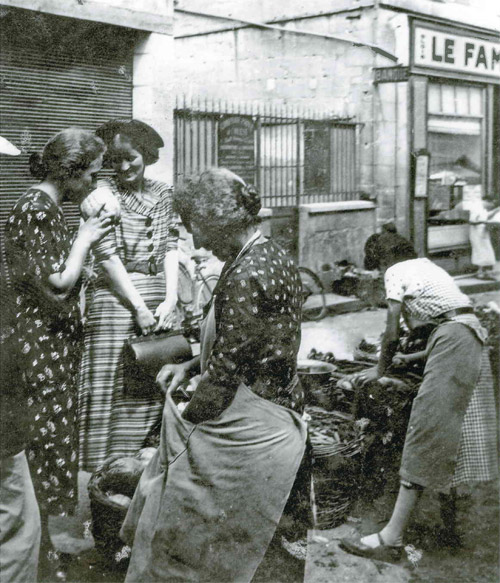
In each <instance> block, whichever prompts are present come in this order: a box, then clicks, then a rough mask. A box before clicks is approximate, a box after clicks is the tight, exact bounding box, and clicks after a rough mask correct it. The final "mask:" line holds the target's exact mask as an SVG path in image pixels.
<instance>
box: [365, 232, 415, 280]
mask: <svg viewBox="0 0 500 583" xmlns="http://www.w3.org/2000/svg"><path fill="white" fill-rule="evenodd" d="M416 257H417V253H416V251H415V249H414V247H413V245H412V244H411V243H410V241H408V239H405V238H404V237H402V236H401V235H400V234H399V233H398V232H397V230H396V227H395V225H394V224H393V223H388V224H386V225H383V226H382V232H381V233H375V234H374V235H371V236H370V237H368V239H367V240H366V243H365V261H364V265H365V269H370V270H373V269H380V266H381V265H382V263H384V264H390V265H393V264H394V263H399V262H400V261H407V260H408V259H415V258H416Z"/></svg>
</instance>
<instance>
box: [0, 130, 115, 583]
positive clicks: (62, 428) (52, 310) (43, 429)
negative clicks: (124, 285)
mask: <svg viewBox="0 0 500 583" xmlns="http://www.w3.org/2000/svg"><path fill="white" fill-rule="evenodd" d="M104 151H105V146H104V143H103V142H102V140H100V139H99V138H97V137H96V136H95V135H94V134H93V133H92V132H89V131H87V130H82V129H79V128H68V129H65V130H62V131H60V132H59V133H57V134H56V135H55V136H53V137H52V138H51V139H50V140H49V141H48V142H47V144H46V145H45V147H44V149H43V153H42V155H41V156H39V155H38V154H34V155H33V156H32V157H31V159H30V163H31V170H32V174H33V175H34V176H35V178H38V179H39V180H40V182H39V183H38V184H37V185H36V186H32V187H30V188H29V189H28V190H27V192H26V193H25V194H23V195H22V196H21V197H20V198H19V200H18V201H17V202H16V204H15V205H14V208H13V209H12V211H11V213H10V216H9V218H8V220H7V225H6V229H5V251H6V257H7V265H8V268H9V273H10V277H11V283H12V289H11V291H12V294H13V298H14V300H13V304H14V314H13V318H12V330H11V332H10V333H11V334H12V340H11V341H10V343H9V346H10V347H12V354H9V356H8V358H9V363H8V366H9V367H13V366H14V365H15V367H16V368H17V370H19V371H21V374H22V380H21V379H19V381H18V382H22V383H23V385H24V386H23V389H24V393H25V398H26V401H25V408H26V412H27V417H28V419H27V423H28V428H27V432H26V435H25V439H26V441H27V448H26V454H27V458H28V463H29V466H30V469H31V476H32V479H33V483H34V486H35V491H36V496H37V498H38V503H39V507H40V514H41V519H42V520H41V524H42V540H41V545H42V547H41V548H42V557H41V562H42V563H45V566H46V563H47V559H48V558H50V557H52V558H54V559H55V558H56V556H55V554H54V551H53V547H52V544H51V542H50V536H49V530H48V517H49V515H50V514H70V513H72V512H73V511H74V510H75V508H76V505H77V501H78V492H77V485H78V458H77V454H78V433H77V431H76V421H77V418H76V408H77V387H76V378H77V374H78V365H79V361H80V348H81V341H82V331H81V326H80V311H79V306H78V291H79V287H80V285H79V283H80V275H81V273H82V269H83V265H84V262H85V259H86V257H87V255H88V253H89V250H90V247H91V245H93V244H94V243H96V242H97V241H98V240H99V239H100V238H102V237H103V236H105V235H106V234H107V233H108V232H109V231H110V229H111V219H110V217H109V216H108V215H107V214H104V213H99V214H97V213H96V215H95V216H91V217H90V218H89V219H87V221H85V222H83V223H82V225H81V226H80V228H79V230H78V233H77V235H76V237H75V238H74V239H73V240H72V237H71V236H70V233H69V230H68V226H67V224H66V221H65V219H64V215H63V212H62V208H61V204H62V202H63V201H64V200H69V201H71V202H74V203H77V204H79V203H80V202H81V201H82V200H83V199H84V198H85V197H86V196H87V195H88V193H89V192H90V191H91V190H92V189H93V188H94V187H95V177H96V174H97V172H98V171H99V170H100V168H101V165H102V159H103V154H104ZM2 368H3V367H2ZM12 380H13V379H10V381H12ZM2 389H3V390H7V387H2ZM12 421H14V422H20V419H17V420H12ZM12 421H11V422H12ZM17 483H18V484H19V483H20V482H19V481H18V482H17ZM21 510H22V511H26V512H33V513H34V512H36V510H33V509H32V510H30V509H29V507H28V506H27V505H26V506H25V505H24V504H23V506H22V508H17V510H16V514H15V520H17V521H19V516H20V513H21ZM1 514H2V515H3V514H4V509H3V508H2V513H1ZM21 547H22V545H21ZM21 547H20V546H18V547H17V548H16V549H15V551H14V552H15V553H21V552H22V548H21ZM53 564H54V566H56V561H55V560H54V561H53ZM3 567H4V565H2V569H3ZM4 575H5V576H7V575H6V574H5V573H4ZM54 576H55V575H54ZM9 580H11V579H9ZM12 580H15V578H13V579H12Z"/></svg>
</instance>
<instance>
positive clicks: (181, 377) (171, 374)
mask: <svg viewBox="0 0 500 583" xmlns="http://www.w3.org/2000/svg"><path fill="white" fill-rule="evenodd" d="M188 370H189V366H188V363H182V364H166V365H165V366H164V367H163V368H162V369H161V370H160V372H159V373H158V375H157V376H156V382H157V383H158V385H159V386H160V389H161V390H162V391H163V392H164V393H165V394H166V395H171V394H172V393H173V392H174V391H175V389H177V387H179V386H180V385H181V384H182V383H183V382H184V381H185V380H186V378H187V376H188Z"/></svg>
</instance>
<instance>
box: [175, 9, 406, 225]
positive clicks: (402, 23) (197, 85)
mask: <svg viewBox="0 0 500 583" xmlns="http://www.w3.org/2000/svg"><path fill="white" fill-rule="evenodd" d="M181 4H182V3H181ZM184 4H187V3H184ZM217 4H219V3H216V5H217ZM356 5H357V6H358V9H357V10H350V11H348V12H344V13H339V14H328V15H319V16H315V17H310V18H304V19H296V20H294V21H293V22H289V23H284V24H283V26H285V27H286V28H290V29H293V28H297V29H301V30H308V31H310V32H314V33H320V34H330V35H342V36H345V37H352V38H353V39H360V40H363V41H365V42H371V43H374V44H378V45H380V46H382V47H383V48H384V49H386V50H388V51H390V52H392V53H395V54H397V55H401V57H400V62H401V63H403V64H406V63H405V61H404V58H406V59H407V58H408V56H407V55H408V21H407V17H406V16H405V15H401V14H396V13H394V12H391V11H388V10H378V11H375V10H374V9H373V8H371V7H370V3H368V2H362V3H357V4H356ZM359 6H361V7H363V9H361V8H359ZM351 7H352V4H351ZM200 9H201V8H200ZM211 11H212V12H213V11H215V9H214V10H211ZM219 12H220V11H219ZM233 14H239V13H238V12H237V11H236V10H234V11H233ZM176 18H177V19H181V20H182V21H183V18H184V17H183V16H182V14H178V15H177V17H176ZM187 18H188V19H189V23H190V24H189V26H190V30H191V31H192V30H194V29H195V28H196V25H195V21H196V19H194V20H193V17H192V16H189V17H187ZM225 23H226V25H227V21H225ZM214 24H215V21H214ZM217 24H220V21H217ZM206 26H207V20H206V19H203V20H202V21H200V27H202V29H205V30H206ZM177 29H178V27H177V25H176V35H177V34H178V33H177ZM175 49H176V60H175V74H176V89H177V92H178V93H185V94H187V95H188V96H191V95H192V96H201V97H209V98H216V99H225V100H227V101H228V102H229V103H231V102H245V103H248V102H256V103H271V104H277V105H287V106H299V107H303V108H306V109H309V110H310V111H329V112H333V113H334V114H336V115H338V116H342V117H345V116H350V117H352V118H353V119H354V120H355V121H357V122H360V124H361V125H360V131H359V159H358V161H359V189H360V190H363V191H365V192H367V193H369V195H370V196H371V197H373V198H374V199H375V198H376V199H377V201H378V207H379V212H378V220H379V222H387V221H389V220H390V221H394V222H395V223H396V224H397V226H398V228H399V230H400V231H401V232H402V233H406V234H408V233H409V209H408V184H407V180H408V125H407V106H408V102H407V100H408V95H407V87H406V83H397V84H392V83H391V84H385V85H378V86H376V85H374V84H373V71H372V69H373V67H377V66H379V67H380V66H390V65H393V64H394V63H393V62H392V61H389V60H388V59H387V58H385V57H382V56H380V55H377V54H375V53H374V52H373V51H372V50H370V49H369V48H367V47H357V46H353V45H352V44H350V43H348V42H342V41H335V40H331V39H326V38H321V37H314V36H307V35H296V34H288V33H281V32H278V31H274V30H262V29H258V28H236V29H235V30H231V31H226V32H217V33H214V34H208V35H201V36H189V37H186V38H176V41H175Z"/></svg>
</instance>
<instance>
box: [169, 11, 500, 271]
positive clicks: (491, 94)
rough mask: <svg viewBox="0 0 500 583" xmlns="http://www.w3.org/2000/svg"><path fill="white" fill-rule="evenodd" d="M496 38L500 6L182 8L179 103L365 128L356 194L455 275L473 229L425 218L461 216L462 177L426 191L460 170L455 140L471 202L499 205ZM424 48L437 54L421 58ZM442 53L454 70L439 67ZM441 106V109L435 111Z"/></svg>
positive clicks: (499, 45)
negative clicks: (444, 152) (466, 164)
mask: <svg viewBox="0 0 500 583" xmlns="http://www.w3.org/2000/svg"><path fill="white" fill-rule="evenodd" d="M479 7H480V8H481V9H480V10H479V9H478V8H479ZM207 12H210V15H207ZM499 29H500V7H499V6H498V5H497V4H496V2H494V1H492V2H489V1H488V0H462V1H461V2H451V1H449V2H436V1H432V0H389V1H387V2H379V1H376V2H375V1H372V0H354V1H353V0H339V1H336V2H331V1H326V0H312V1H309V2H303V1H300V0H292V1H290V2H286V3H285V2H280V3H271V2H263V1H254V2H248V1H247V2H242V1H238V0H236V1H226V0H220V1H214V2H211V3H210V6H209V7H207V5H206V3H203V2H201V1H199V0H179V1H178V2H177V3H176V6H175V51H176V59H175V76H176V91H177V92H182V93H185V94H188V95H201V96H208V97H210V98H223V99H228V100H230V101H235V102H240V101H243V102H255V103H257V102H269V103H275V104H280V105H301V106H303V107H309V108H311V109H322V110H324V109H328V110H331V111H333V112H335V113H336V114H337V115H339V116H352V118H353V119H355V120H356V122H358V123H359V124H360V134H359V144H358V150H359V151H358V167H359V173H358V180H359V189H360V191H364V192H366V193H368V195H369V198H370V199H371V200H373V201H375V202H376V218H377V223H378V224H379V225H380V224H381V223H385V222H388V221H394V222H395V223H396V225H397V227H398V229H399V230H400V232H401V233H403V234H405V235H407V236H410V237H411V238H412V239H413V241H414V243H415V245H416V247H417V248H418V250H419V252H420V253H421V254H425V253H429V254H431V255H433V256H434V257H435V258H436V259H437V260H438V261H441V262H442V264H443V265H444V266H445V267H447V268H449V269H450V270H457V269H461V268H463V267H465V266H466V264H467V260H468V253H469V251H468V243H467V234H466V228H465V226H464V225H463V224H460V223H457V222H456V221H455V222H454V221H453V220H452V219H448V222H449V224H440V223H446V219H445V218H443V221H437V220H435V221H434V223H435V224H431V223H432V221H431V222H428V218H431V219H432V218H433V217H436V216H437V214H438V211H448V210H449V211H452V210H453V208H452V207H453V202H450V200H456V197H457V196H458V194H457V192H459V191H460V193H462V191H463V190H464V188H463V186H464V185H463V184H461V182H460V181H462V182H463V176H462V174H467V172H461V171H460V172H456V173H455V182H454V184H453V185H448V184H446V183H445V180H441V182H442V183H443V184H441V183H439V184H438V185H436V184H434V182H436V180H433V181H430V182H429V181H428V178H429V177H431V176H438V175H439V174H440V172H441V171H443V172H445V173H446V172H447V171H448V170H446V169H447V168H448V167H450V168H451V166H453V164H452V162H453V161H451V160H448V161H447V162H446V160H444V159H443V160H441V157H440V156H441V153H440V150H441V145H443V147H444V145H446V144H447V143H451V142H453V140H455V141H454V142H453V143H451V146H452V147H451V149H452V150H453V151H454V150H456V158H457V159H458V160H460V159H461V158H463V156H462V155H461V152H462V151H461V150H460V148H462V149H463V148H465V150H467V149H468V148H469V146H470V147H472V148H473V149H474V154H473V156H472V157H473V158H474V160H473V161H472V165H473V166H476V170H475V175H474V176H472V174H473V172H472V171H471V172H470V174H471V176H469V177H468V178H466V180H469V182H471V184H467V185H466V188H465V190H467V191H468V192H469V194H470V193H472V191H473V190H474V188H475V192H476V195H475V196H477V195H478V192H479V193H480V194H479V196H483V197H484V195H486V194H491V193H495V192H496V193H499V192H500V176H499V172H500V171H499V163H498V160H499V159H500V151H499V148H500V146H499V142H500V139H499V121H498V120H499V112H498V103H499V101H500V99H499V84H500V62H499V60H498V54H499V52H500V34H499ZM424 37H425V41H426V42H427V43H428V46H426V47H425V48H422V46H421V47H420V52H418V51H417V48H418V43H421V44H422V43H423V42H424V40H423V39H424ZM444 43H448V44H446V46H448V47H452V49H453V50H454V51H455V53H453V51H452V52H451V53H449V55H448V58H449V59H450V60H451V59H452V57H453V58H454V59H455V58H456V62H455V63H446V62H445V61H443V58H444V57H443V55H441V52H442V51H444V50H445V44H444ZM467 43H469V45H474V46H473V47H472V48H471V47H469V49H468V50H469V52H470V53H471V54H470V56H469V58H468V62H467V66H465V65H464V64H463V62H462V61H463V59H464V58H465V57H464V55H459V54H458V52H459V50H466V47H467V46H468V44H467ZM474 43H475V44H474ZM452 49H451V48H450V49H449V50H450V51H451V50H452ZM427 51H430V52H427ZM481 51H485V55H486V56H485V57H484V59H486V60H484V59H483V55H482V52H481ZM424 53H425V54H424ZM433 59H434V60H433ZM439 59H441V60H439ZM460 59H461V61H460V62H459V60H460ZM393 67H398V69H393ZM438 94H439V96H438ZM436 99H441V101H442V104H441V105H443V104H444V105H443V107H444V109H443V108H441V109H440V110H437V109H435V108H436V107H437V106H436V103H435V101H436ZM451 102H453V103H454V104H455V105H453V104H452V103H451ZM471 104H472V105H471ZM469 106H470V107H473V108H476V109H474V110H470V109H467V107H469ZM433 107H434V109H432V108H433ZM478 108H479V109H478ZM473 118H474V119H473ZM447 120H448V121H447ZM472 121H474V124H475V125H474V124H472V125H471V122H472ZM441 122H445V123H441ZM448 122H449V123H448ZM447 124H448V125H447ZM473 126H474V127H473ZM467 132H469V134H470V135H469V134H467ZM461 135H462V136H468V137H467V139H465V138H464V139H463V140H462V142H463V143H462V142H460V140H461V138H460V137H459V136H461ZM453 136H454V137H453ZM457 136H458V137H457ZM473 136H475V137H473ZM477 136H479V137H477ZM447 140H448V141H447ZM450 141H451V142H450ZM459 142H460V143H459ZM479 142H480V143H479ZM440 144H441V145H440ZM467 144H469V145H467ZM432 148H434V150H435V151H434V152H433V151H432ZM465 150H464V153H463V155H465V153H466V151H465ZM429 153H430V163H429V157H428V156H427V154H429ZM417 159H418V162H417ZM446 164H448V166H446ZM479 166H480V168H479ZM453 168H454V166H453ZM453 168H451V169H450V172H451V170H452V169H453ZM417 169H418V177H417V174H416V172H417ZM423 171H425V173H426V174H425V180H424V179H423V178H422V176H423V175H422V172H423ZM424 182H425V185H424ZM431 183H432V184H431ZM455 184H456V185H458V186H455ZM441 187H442V188H441ZM473 187H474V188H473ZM447 189H448V190H447ZM460 196H463V193H462V194H460ZM432 197H434V198H432ZM453 197H455V198H453ZM443 201H444V202H443ZM446 201H447V202H446ZM440 205H441V207H442V208H440ZM448 207H450V208H448ZM441 214H442V213H441ZM445 214H446V213H445ZM336 216H337V215H336ZM440 216H441V215H440ZM332 220H333V219H332ZM445 227H446V228H445ZM354 255H356V256H359V250H358V251H356V253H354Z"/></svg>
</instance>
